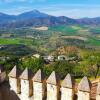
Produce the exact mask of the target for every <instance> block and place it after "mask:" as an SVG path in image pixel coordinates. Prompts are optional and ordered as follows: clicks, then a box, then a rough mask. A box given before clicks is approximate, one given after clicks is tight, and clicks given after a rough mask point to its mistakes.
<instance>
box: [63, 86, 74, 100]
mask: <svg viewBox="0 0 100 100" xmlns="http://www.w3.org/2000/svg"><path fill="white" fill-rule="evenodd" d="M61 100H73V89H69V88H64V87H61Z"/></svg>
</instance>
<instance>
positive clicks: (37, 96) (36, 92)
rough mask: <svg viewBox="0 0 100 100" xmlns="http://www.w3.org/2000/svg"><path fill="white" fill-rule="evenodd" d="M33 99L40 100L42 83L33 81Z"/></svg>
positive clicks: (41, 97)
mask: <svg viewBox="0 0 100 100" xmlns="http://www.w3.org/2000/svg"><path fill="white" fill-rule="evenodd" d="M33 94H34V95H33V96H34V99H33V100H42V99H43V84H42V83H38V82H33Z"/></svg>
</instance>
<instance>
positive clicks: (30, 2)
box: [0, 0, 100, 18]
mask: <svg viewBox="0 0 100 100" xmlns="http://www.w3.org/2000/svg"><path fill="white" fill-rule="evenodd" d="M34 9H37V10H39V11H42V12H45V13H47V14H51V15H55V16H68V17H72V18H80V17H100V0H0V12H3V13H7V14H20V13H22V12H26V11H31V10H34Z"/></svg>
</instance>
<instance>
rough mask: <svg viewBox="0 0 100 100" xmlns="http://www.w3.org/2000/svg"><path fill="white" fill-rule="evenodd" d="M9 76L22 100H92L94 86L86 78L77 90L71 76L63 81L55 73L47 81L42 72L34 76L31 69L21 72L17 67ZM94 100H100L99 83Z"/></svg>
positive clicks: (12, 88) (11, 83)
mask: <svg viewBox="0 0 100 100" xmlns="http://www.w3.org/2000/svg"><path fill="white" fill-rule="evenodd" d="M8 76H9V83H10V87H11V88H10V89H11V90H13V91H14V92H15V93H16V95H17V96H18V97H19V98H20V100H92V99H91V88H92V84H91V82H90V80H89V79H88V78H87V77H86V76H85V77H83V79H82V80H81V82H80V83H79V84H78V85H77V89H76V83H75V80H74V79H73V77H72V76H71V75H70V74H68V75H67V76H66V77H65V79H64V80H62V81H61V80H59V78H58V77H57V75H56V73H55V72H54V71H53V72H52V73H51V75H50V76H49V77H48V78H47V79H46V78H45V77H44V75H43V72H42V71H41V70H38V72H37V73H36V74H35V75H33V73H32V72H31V71H30V70H29V69H27V68H26V69H25V70H24V71H23V72H21V71H20V70H18V69H17V67H16V66H15V67H14V68H13V69H12V71H11V72H10V73H9V75H8ZM93 100H100V82H99V81H98V86H97V87H96V96H95V98H94V99H93Z"/></svg>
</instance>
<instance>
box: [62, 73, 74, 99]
mask: <svg viewBox="0 0 100 100" xmlns="http://www.w3.org/2000/svg"><path fill="white" fill-rule="evenodd" d="M73 95H74V80H73V78H72V76H71V75H70V74H68V75H67V76H66V77H65V79H64V80H63V81H62V83H61V100H73Z"/></svg>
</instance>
